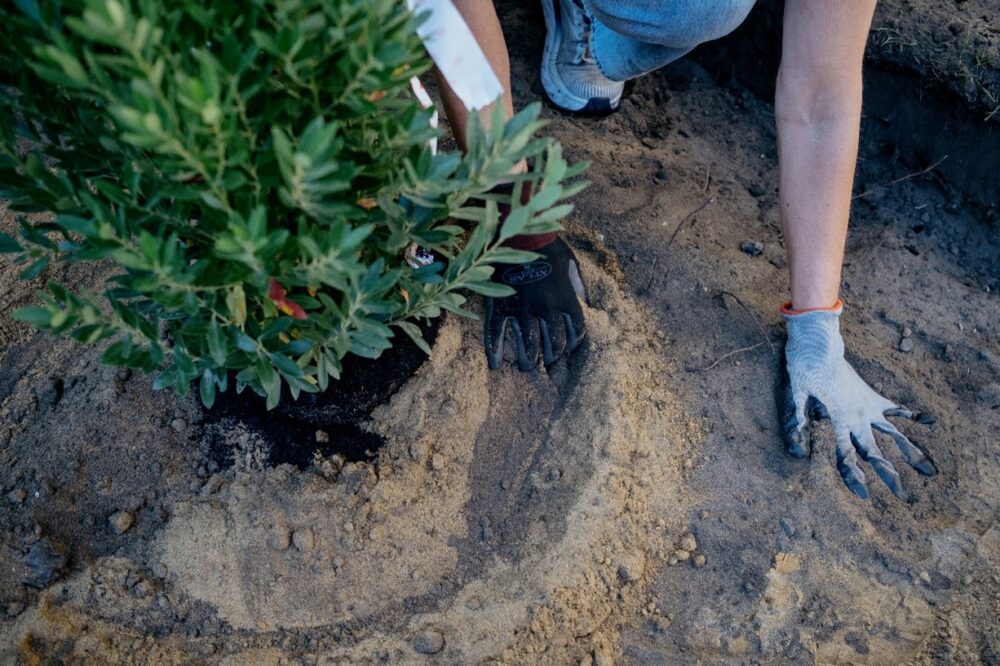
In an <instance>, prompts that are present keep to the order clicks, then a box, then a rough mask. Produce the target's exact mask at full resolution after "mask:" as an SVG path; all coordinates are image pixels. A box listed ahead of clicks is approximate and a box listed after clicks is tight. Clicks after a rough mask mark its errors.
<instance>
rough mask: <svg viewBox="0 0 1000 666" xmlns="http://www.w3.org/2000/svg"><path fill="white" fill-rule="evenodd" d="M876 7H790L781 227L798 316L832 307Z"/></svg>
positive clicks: (851, 1)
mask: <svg viewBox="0 0 1000 666" xmlns="http://www.w3.org/2000/svg"><path fill="white" fill-rule="evenodd" d="M873 8H874V2H870V1H864V0H845V1H844V2H843V3H840V2H838V3H826V0H822V1H821V2H820V1H813V2H810V1H809V0H799V1H795V0H789V2H788V5H787V7H786V18H785V21H786V24H785V32H786V34H785V40H784V54H783V57H782V65H781V70H780V72H779V75H778V86H777V97H776V100H775V116H776V120H777V129H778V160H779V164H780V187H781V189H780V192H781V196H780V198H781V220H782V226H783V228H784V233H785V245H786V249H787V252H788V259H789V262H788V263H789V270H790V272H791V289H792V304H793V307H795V308H797V309H805V308H822V307H829V306H832V305H833V304H834V303H835V302H836V300H837V297H838V294H839V291H840V271H841V265H842V263H843V257H844V244H845V240H846V237H847V222H848V218H849V216H850V204H851V185H852V182H853V179H854V168H855V162H856V159H857V147H858V131H859V126H860V119H861V59H862V56H863V53H864V44H865V38H866V35H867V32H868V26H869V25H870V22H871V13H872V10H873Z"/></svg>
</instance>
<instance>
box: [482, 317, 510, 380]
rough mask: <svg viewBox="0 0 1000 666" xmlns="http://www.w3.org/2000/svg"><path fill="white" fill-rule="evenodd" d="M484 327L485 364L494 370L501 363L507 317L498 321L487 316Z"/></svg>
mask: <svg viewBox="0 0 1000 666" xmlns="http://www.w3.org/2000/svg"><path fill="white" fill-rule="evenodd" d="M483 328H484V329H485V340H484V341H483V346H484V347H485V348H486V364H487V365H488V366H489V368H490V370H496V369H497V368H499V367H500V366H501V365H502V364H503V345H504V337H505V335H506V333H507V319H506V318H504V319H501V320H500V321H499V322H497V321H496V320H494V319H493V318H492V317H490V316H487V318H486V325H485V326H484V327H483Z"/></svg>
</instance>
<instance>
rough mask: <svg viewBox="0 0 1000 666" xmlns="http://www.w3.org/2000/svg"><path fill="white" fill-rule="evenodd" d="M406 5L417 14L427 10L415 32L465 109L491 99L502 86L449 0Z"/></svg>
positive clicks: (486, 103) (414, 0)
mask: <svg viewBox="0 0 1000 666" xmlns="http://www.w3.org/2000/svg"><path fill="white" fill-rule="evenodd" d="M407 5H408V6H409V8H410V11H412V12H413V13H414V14H417V15H420V14H423V13H426V12H430V15H429V16H428V17H427V18H426V19H425V20H424V22H423V23H421V24H420V27H419V28H417V34H418V35H420V38H421V39H422V40H424V47H425V48H426V49H427V52H428V53H429V54H430V56H431V60H433V61H434V64H435V65H437V68H438V70H440V72H441V74H442V75H443V76H444V78H445V80H447V81H448V85H449V86H451V89H452V90H454V91H455V94H456V95H458V98H459V99H460V100H462V103H463V104H465V108H467V109H470V110H472V109H481V108H483V107H485V106H489V105H490V104H492V103H493V102H495V101H496V99H497V98H498V97H499V96H500V95H501V94H503V86H501V85H500V81H499V79H497V75H496V74H495V73H494V72H493V68H492V67H490V63H489V61H488V60H487V59H486V56H485V55H484V54H483V50H482V49H481V48H479V43H478V42H477V41H476V38H475V37H474V36H473V35H472V31H471V30H469V26H468V25H466V24H465V20H464V19H463V18H462V15H461V14H459V13H458V10H457V9H456V8H455V5H453V4H452V3H451V0H407Z"/></svg>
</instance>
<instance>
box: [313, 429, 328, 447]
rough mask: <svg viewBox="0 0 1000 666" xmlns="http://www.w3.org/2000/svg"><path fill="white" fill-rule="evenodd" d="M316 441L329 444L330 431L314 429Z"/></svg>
mask: <svg viewBox="0 0 1000 666" xmlns="http://www.w3.org/2000/svg"><path fill="white" fill-rule="evenodd" d="M316 443H317V444H329V443H330V433H328V432H327V431H326V430H317V431H316Z"/></svg>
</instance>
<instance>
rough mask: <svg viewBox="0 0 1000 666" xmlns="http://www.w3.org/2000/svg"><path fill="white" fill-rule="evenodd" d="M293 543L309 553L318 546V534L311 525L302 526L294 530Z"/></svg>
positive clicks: (300, 549)
mask: <svg viewBox="0 0 1000 666" xmlns="http://www.w3.org/2000/svg"><path fill="white" fill-rule="evenodd" d="M292 543H294V544H295V547H296V548H297V549H298V550H299V551H301V552H303V553H308V552H310V551H312V550H313V548H315V547H316V535H315V534H314V533H313V531H312V528H311V527H300V528H298V529H296V530H295V531H294V532H292Z"/></svg>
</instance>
